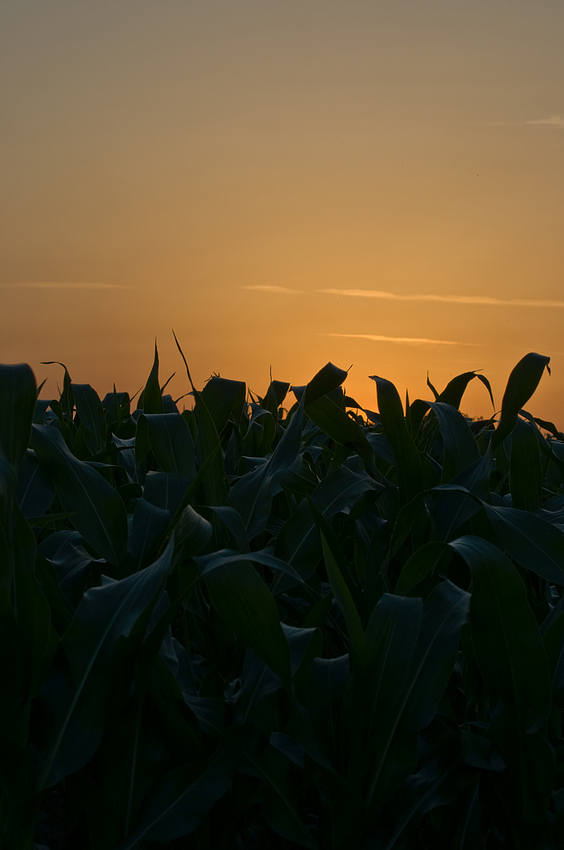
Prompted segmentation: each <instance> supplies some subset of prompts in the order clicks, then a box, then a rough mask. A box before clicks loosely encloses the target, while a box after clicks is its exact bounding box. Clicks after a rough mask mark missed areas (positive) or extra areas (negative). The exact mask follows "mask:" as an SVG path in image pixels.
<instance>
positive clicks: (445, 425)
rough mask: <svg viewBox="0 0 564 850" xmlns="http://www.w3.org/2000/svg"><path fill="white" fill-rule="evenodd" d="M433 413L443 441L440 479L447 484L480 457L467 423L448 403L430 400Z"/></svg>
mask: <svg viewBox="0 0 564 850" xmlns="http://www.w3.org/2000/svg"><path fill="white" fill-rule="evenodd" d="M429 406H430V407H431V408H432V410H433V412H434V413H435V415H436V417H437V419H438V422H439V429H440V432H441V437H442V438H443V443H444V458H443V471H442V478H441V481H442V483H443V484H447V483H448V482H449V481H451V480H452V479H453V478H454V477H455V476H456V475H459V474H460V473H461V472H463V471H464V470H465V469H467V468H468V467H469V466H470V465H471V464H472V463H475V462H476V461H478V460H479V459H480V452H479V449H478V446H477V444H476V440H475V439H474V436H473V434H472V432H471V430H470V428H469V427H468V423H467V422H466V420H465V419H464V417H463V416H462V414H460V413H459V412H458V410H457V409H456V408H455V407H453V406H451V405H450V404H444V403H441V402H430V404H429Z"/></svg>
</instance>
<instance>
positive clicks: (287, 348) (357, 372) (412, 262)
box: [0, 0, 564, 428]
mask: <svg viewBox="0 0 564 850" xmlns="http://www.w3.org/2000/svg"><path fill="white" fill-rule="evenodd" d="M563 24H564V9H563V8H562V7H561V6H560V5H558V4H555V3H553V2H547V3H545V4H542V5H539V4H538V3H533V2H531V0H523V2H521V3H520V4H517V5H515V4H514V5H511V6H510V5H509V4H501V3H500V4H494V5H492V4H488V3H486V2H485V0H479V2H477V3H475V4H472V7H468V5H467V4H463V3H461V2H456V3H447V2H446V0H432V2H430V3H428V4H426V5H425V7H424V8H423V7H421V5H420V4H417V3H416V2H415V0H399V2H397V0H396V1H395V2H391V0H385V2H383V3H380V4H378V5H377V6H376V5H375V4H373V3H371V2H369V0H352V2H350V3H348V4H342V3H339V2H337V0H328V2H323V3H322V2H321V0H306V2H303V0H301V2H299V3H298V2H297V0H289V2H286V3H284V4H281V3H270V4H264V3H261V2H259V0H241V2H240V3H238V4H236V6H234V4H230V3H229V2H227V0H212V2H209V3H206V4H195V3H192V4H186V3H185V2H181V0H170V2H169V3H167V4H166V5H162V4H160V5H158V6H157V5H155V4H153V3H150V2H148V0H140V1H139V2H137V3H136V4H135V6H133V5H132V4H131V3H129V2H126V0H120V2H117V3H116V2H109V0H101V2H99V3H97V4H95V5H94V4H88V3H78V4H77V3H75V2H71V0H54V2H52V3H50V4H49V5H48V7H47V6H40V5H38V4H37V3H36V2H35V0H18V2H16V0H7V2H6V3H4V4H3V7H2V9H0V33H1V36H0V39H1V44H2V50H1V51H0V66H1V68H2V72H3V73H2V74H1V78H2V83H1V84H0V85H1V91H2V104H3V107H2V108H3V114H4V116H5V127H6V131H5V133H4V134H3V137H2V139H1V140H0V153H1V155H2V161H3V163H4V166H5V167H4V172H5V173H4V181H3V183H4V193H3V194H4V199H5V200H4V204H3V210H2V213H1V215H2V224H3V226H2V228H1V233H2V235H1V236H0V246H1V255H2V260H3V262H2V266H1V269H2V271H1V273H0V305H1V309H0V362H3V363H13V362H28V363H29V364H30V365H31V366H32V368H33V370H34V372H35V375H36V378H37V381H38V383H40V382H41V381H42V380H43V378H47V379H48V380H47V384H46V388H45V392H44V393H42V395H44V397H45V393H46V394H47V395H49V394H50V393H53V394H54V392H55V388H56V386H57V383H58V384H59V385H60V384H61V383H62V375H61V372H60V371H59V372H57V371H56V370H57V368H59V369H60V367H55V366H42V365H41V361H47V360H57V361H61V362H63V363H65V364H66V366H67V368H68V370H69V373H70V375H71V377H72V379H73V381H75V382H76V383H89V384H91V385H92V386H93V387H94V388H95V389H96V390H97V392H98V393H99V394H101V395H103V394H104V393H105V392H108V391H111V389H112V386H113V384H114V383H115V384H116V388H117V389H118V390H120V391H121V390H125V391H127V392H129V393H130V394H133V393H134V392H136V391H137V390H138V389H139V388H142V387H143V386H144V382H145V380H146V378H147V375H148V374H149V371H150V368H151V364H152V356H153V344H154V340H155V338H156V339H157V341H158V347H159V357H160V363H161V368H160V375H161V378H162V381H161V383H164V381H165V380H166V379H167V378H168V377H169V375H170V374H171V373H172V372H175V371H176V373H177V374H176V376H175V377H174V378H173V380H172V382H171V384H170V388H171V392H172V394H173V396H174V397H177V396H180V395H182V394H183V393H184V392H186V391H187V389H189V386H187V379H186V378H185V373H184V367H183V364H182V361H181V358H180V357H179V354H178V352H177V350H176V346H175V344H174V340H173V336H172V332H171V330H172V328H174V330H175V332H176V334H177V336H178V339H179V341H180V344H181V345H182V348H183V350H184V353H185V355H186V358H187V361H188V364H189V366H190V369H191V372H192V376H193V378H194V382H195V384H196V386H197V387H201V386H203V383H204V382H205V380H206V379H207V378H209V377H210V376H211V375H212V374H214V373H219V374H220V375H221V376H222V377H226V378H230V379H233V380H240V381H244V382H245V383H246V385H247V388H248V389H250V390H251V391H252V392H253V393H257V394H261V395H262V394H264V392H265V391H266V388H267V386H268V383H269V380H270V372H272V376H273V377H274V378H275V379H277V380H282V381H288V382H290V383H293V384H295V385H302V384H304V383H307V381H308V380H309V379H310V378H311V377H312V376H313V375H314V374H315V373H316V372H317V371H318V370H319V369H321V368H322V366H324V365H325V363H327V362H329V361H331V362H333V363H335V364H336V365H337V366H339V367H340V368H343V369H348V368H349V367H350V366H351V364H352V368H351V371H350V377H349V380H347V382H346V388H347V392H348V394H349V395H351V396H352V397H353V398H355V399H357V401H358V402H359V403H360V404H361V406H362V407H368V408H370V409H377V408H376V393H375V388H374V383H373V382H372V381H370V379H369V376H370V375H372V374H374V373H377V374H379V375H382V376H383V377H385V378H387V379H388V380H390V381H392V382H393V383H394V384H395V386H396V387H397V389H398V392H399V393H400V396H401V397H402V399H405V392H406V390H407V391H408V392H409V398H410V400H414V399H415V398H429V389H428V387H427V385H426V379H427V373H428V374H429V378H430V380H431V381H432V383H433V384H434V385H435V386H436V387H437V389H439V390H441V389H442V388H444V386H445V385H446V384H447V383H448V381H449V380H450V379H451V378H452V377H454V376H456V375H458V374H460V373H462V372H466V371H472V370H481V373H482V374H484V375H485V376H486V377H487V378H488V379H489V380H490V382H491V384H492V389H493V393H494V398H495V403H496V409H499V408H500V407H501V399H502V396H503V392H504V389H505V385H506V382H507V378H508V376H509V373H510V372H511V369H512V368H513V366H514V365H515V364H516V363H517V362H518V361H519V360H520V359H521V358H522V357H523V356H524V355H525V354H527V353H528V352H531V351H535V352H538V353H540V354H543V355H546V356H549V357H550V358H551V361H550V366H551V369H552V375H551V376H550V377H549V376H548V375H545V376H544V378H543V380H542V381H541V383H540V385H539V388H538V390H537V392H536V393H535V395H534V396H533V398H532V399H531V402H530V404H529V406H528V409H529V410H530V412H531V413H533V415H535V416H538V417H540V418H543V419H546V420H550V421H552V422H554V423H555V424H556V426H557V427H562V428H564V342H563V340H562V332H561V330H562V320H563V319H564V297H563V295H562V293H563V292H564V289H563V287H562V269H563V268H564V242H563V240H562V238H561V231H562V209H563V204H562V200H563V191H562V190H563V188H564V176H563V175H562V169H561V156H562V147H563V144H564V97H563V94H562V85H561V82H560V81H561V80H562V77H563V73H564V54H563V53H562V50H561V44H560V34H561V33H562V27H563ZM474 384H476V385H477V386H473V385H474ZM462 409H463V410H464V411H465V412H466V413H467V414H468V415H469V416H472V417H478V416H484V418H486V417H489V416H491V414H492V413H493V409H492V408H491V402H490V400H489V398H488V394H487V392H486V390H485V388H484V387H483V385H481V383H480V382H479V381H473V382H471V385H470V386H469V388H468V390H467V392H466V394H465V396H464V398H463V404H462Z"/></svg>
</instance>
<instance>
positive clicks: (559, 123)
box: [478, 115, 564, 128]
mask: <svg viewBox="0 0 564 850" xmlns="http://www.w3.org/2000/svg"><path fill="white" fill-rule="evenodd" d="M528 124H542V125H544V126H545V127H563V128H564V118H563V117H562V116H561V115H550V116H549V117H548V118H534V119H532V120H530V121H488V122H486V123H485V124H479V125H478V126H480V127H525V126H526V125H528Z"/></svg>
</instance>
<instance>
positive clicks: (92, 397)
mask: <svg viewBox="0 0 564 850" xmlns="http://www.w3.org/2000/svg"><path fill="white" fill-rule="evenodd" d="M71 387H72V394H73V397H74V403H75V405H76V412H77V413H78V416H79V419H80V422H81V424H82V426H83V427H84V430H85V432H86V434H85V438H84V441H85V443H86V445H87V446H88V448H89V449H90V452H91V453H92V454H93V455H95V454H97V453H98V452H102V451H104V449H105V448H106V416H105V413H104V408H103V407H102V402H101V401H100V398H99V397H98V394H97V393H96V391H95V390H94V389H93V388H92V387H91V386H90V384H71Z"/></svg>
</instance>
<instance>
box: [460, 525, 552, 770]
mask: <svg viewBox="0 0 564 850" xmlns="http://www.w3.org/2000/svg"><path fill="white" fill-rule="evenodd" d="M449 545H450V546H451V547H452V548H453V549H454V551H455V552H457V553H458V554H459V555H461V556H462V557H463V558H464V560H465V561H466V563H467V564H468V566H469V568H470V571H471V573H472V598H471V602H470V617H471V624H472V642H473V645H474V650H475V652H476V659H477V661H478V665H479V667H480V669H481V671H482V673H483V675H484V677H485V678H486V679H487V680H488V681H490V682H491V683H492V684H493V685H494V686H495V687H496V688H497V689H498V690H499V692H500V694H501V698H502V699H503V700H504V701H505V702H506V703H509V704H511V705H512V706H514V707H515V710H516V714H517V718H518V723H519V729H520V731H521V732H522V733H525V732H536V731H538V730H539V729H541V728H542V727H543V725H544V724H545V723H546V722H547V720H548V717H549V715H550V709H551V694H550V676H549V670H548V662H547V659H546V654H545V651H544V647H543V642H542V638H541V636H540V633H539V629H538V626H537V624H536V621H535V617H534V615H533V612H532V610H531V608H530V607H529V603H528V601H527V592H526V589H525V585H524V584H523V582H522V580H521V578H520V576H519V574H518V572H517V570H516V569H515V567H514V566H513V564H512V563H511V561H510V560H509V559H508V558H507V557H506V556H505V555H504V554H503V552H501V551H500V550H499V549H498V548H497V547H496V546H494V545H493V544H492V543H489V542H488V541H486V540H482V539H481V538H479V537H474V536H472V535H466V536H464V537H459V538H458V539H457V540H453V541H452V542H451V543H450V544H449ZM502 755H503V753H502Z"/></svg>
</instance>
